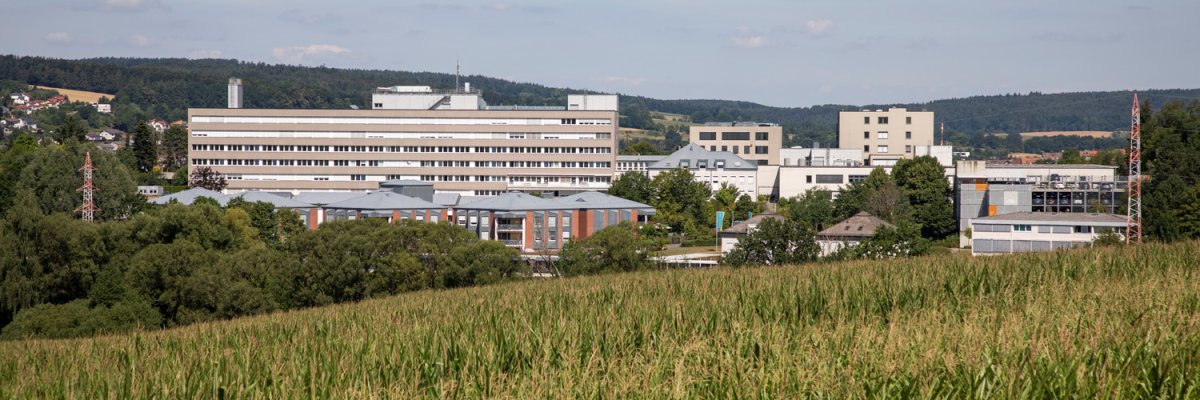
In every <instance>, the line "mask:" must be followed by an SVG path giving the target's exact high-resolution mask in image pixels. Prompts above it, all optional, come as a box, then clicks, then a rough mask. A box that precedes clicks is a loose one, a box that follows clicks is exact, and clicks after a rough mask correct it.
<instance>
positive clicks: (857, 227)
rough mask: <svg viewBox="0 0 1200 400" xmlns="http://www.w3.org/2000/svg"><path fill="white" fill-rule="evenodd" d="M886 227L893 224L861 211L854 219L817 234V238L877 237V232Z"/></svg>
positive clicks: (848, 219)
mask: <svg viewBox="0 0 1200 400" xmlns="http://www.w3.org/2000/svg"><path fill="white" fill-rule="evenodd" d="M884 226H892V224H889V223H888V222H887V221H884V220H883V219H881V218H879V217H876V216H874V215H871V213H868V212H866V211H861V212H859V213H858V214H854V216H853V217H850V218H846V220H845V221H842V222H838V223H836V224H834V225H833V226H831V227H829V228H827V229H825V230H823V231H821V233H818V234H817V238H839V237H858V238H864V237H871V236H875V231H876V230H878V229H879V228H881V227H884Z"/></svg>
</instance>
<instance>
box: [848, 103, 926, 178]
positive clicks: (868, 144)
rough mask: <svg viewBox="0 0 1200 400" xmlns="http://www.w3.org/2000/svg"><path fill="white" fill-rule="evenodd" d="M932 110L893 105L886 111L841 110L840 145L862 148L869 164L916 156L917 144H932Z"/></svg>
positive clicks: (886, 162)
mask: <svg viewBox="0 0 1200 400" xmlns="http://www.w3.org/2000/svg"><path fill="white" fill-rule="evenodd" d="M934 144H935V143H934V141H933V112H932V111H908V110H907V109H903V108H890V109H888V110H887V111H884V110H875V111H866V110H864V111H843V112H840V113H838V147H839V148H842V149H862V151H863V161H865V162H867V163H868V164H870V165H895V163H896V161H897V160H899V159H901V158H913V157H915V156H916V154H915V152H916V151H917V146H933V145H934Z"/></svg>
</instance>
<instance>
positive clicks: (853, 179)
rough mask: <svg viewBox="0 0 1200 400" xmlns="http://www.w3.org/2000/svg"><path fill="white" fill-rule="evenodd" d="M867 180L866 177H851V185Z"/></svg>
mask: <svg viewBox="0 0 1200 400" xmlns="http://www.w3.org/2000/svg"><path fill="white" fill-rule="evenodd" d="M866 180H867V176H866V175H850V183H854V182H865V181H866Z"/></svg>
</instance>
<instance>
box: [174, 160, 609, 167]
mask: <svg viewBox="0 0 1200 400" xmlns="http://www.w3.org/2000/svg"><path fill="white" fill-rule="evenodd" d="M192 165H233V166H252V167H257V166H265V167H392V168H417V167H424V168H431V167H450V168H454V167H457V168H472V167H474V168H611V167H612V163H611V162H608V161H428V160H426V161H420V162H417V161H380V160H260V159H221V158H194V159H192Z"/></svg>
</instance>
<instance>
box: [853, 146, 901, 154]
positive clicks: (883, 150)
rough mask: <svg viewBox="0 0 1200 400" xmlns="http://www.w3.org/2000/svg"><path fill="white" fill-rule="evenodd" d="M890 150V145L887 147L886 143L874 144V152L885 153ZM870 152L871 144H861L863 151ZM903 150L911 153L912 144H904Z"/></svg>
mask: <svg viewBox="0 0 1200 400" xmlns="http://www.w3.org/2000/svg"><path fill="white" fill-rule="evenodd" d="M891 150H892V149H891V147H888V145H886V144H881V145H878V146H875V152H876V153H880V154H886V153H888V152H890V151H891ZM870 152H871V145H869V144H864V145H863V153H870ZM904 152H905V153H912V152H913V147H912V145H911V144H906V145H904Z"/></svg>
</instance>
